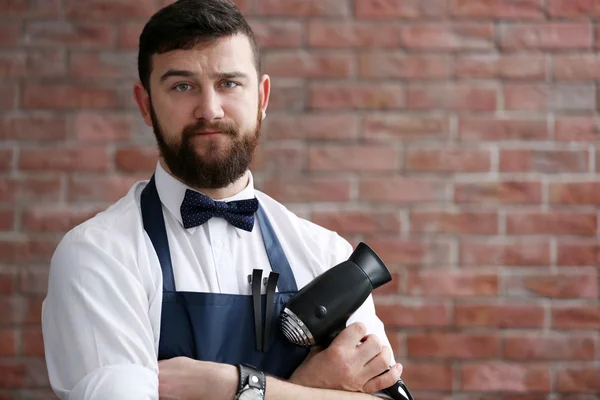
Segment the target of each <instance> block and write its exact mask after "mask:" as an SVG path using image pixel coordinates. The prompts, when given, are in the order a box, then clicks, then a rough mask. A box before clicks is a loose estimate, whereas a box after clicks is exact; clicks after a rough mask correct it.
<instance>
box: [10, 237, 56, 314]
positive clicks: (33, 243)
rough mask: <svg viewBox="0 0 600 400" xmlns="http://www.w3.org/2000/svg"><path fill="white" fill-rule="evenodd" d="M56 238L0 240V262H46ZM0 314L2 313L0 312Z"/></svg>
mask: <svg viewBox="0 0 600 400" xmlns="http://www.w3.org/2000/svg"><path fill="white" fill-rule="evenodd" d="M57 244H58V241H57V239H56V238H48V239H34V238H26V237H25V238H23V237H19V238H14V239H13V238H7V239H2V240H0V263H7V264H31V263H48V262H50V258H51V257H52V254H53V253H54V250H56V246H57ZM0 315H3V314H2V313H0Z"/></svg>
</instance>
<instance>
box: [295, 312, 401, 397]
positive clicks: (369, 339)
mask: <svg viewBox="0 0 600 400" xmlns="http://www.w3.org/2000/svg"><path fill="white" fill-rule="evenodd" d="M366 333H367V328H366V326H365V324H363V323H361V322H356V323H353V324H351V325H349V326H348V327H346V328H345V329H344V330H343V331H342V332H341V333H340V334H339V335H338V336H337V337H336V338H335V339H334V340H333V342H332V343H331V344H330V345H329V347H328V348H326V349H325V350H316V351H313V352H311V353H310V354H309V356H308V357H307V358H306V360H304V362H303V363H302V364H301V365H300V366H299V367H298V368H297V369H296V371H294V373H293V374H292V376H291V377H290V379H289V381H290V382H292V383H295V384H298V385H302V386H310V387H314V388H323V389H335V390H344V391H347V392H364V393H374V392H377V391H379V390H382V389H385V388H388V387H390V386H392V385H393V384H395V383H396V382H397V381H398V379H399V378H400V375H401V374H402V365H400V364H396V365H395V366H393V368H391V369H390V370H389V371H387V372H385V371H386V370H387V369H388V368H389V367H390V365H389V362H390V359H391V355H392V352H391V349H390V348H389V347H387V346H382V344H381V341H380V340H379V338H378V337H377V336H375V335H368V336H366V337H365V334H366ZM361 341H362V344H360V345H359V343H360V342H361ZM383 372H385V373H383ZM382 373H383V374H382ZM380 374H381V375H380Z"/></svg>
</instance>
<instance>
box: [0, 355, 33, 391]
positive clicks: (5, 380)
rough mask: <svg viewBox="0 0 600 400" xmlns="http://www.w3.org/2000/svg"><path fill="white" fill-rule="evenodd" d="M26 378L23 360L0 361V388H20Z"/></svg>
mask: <svg viewBox="0 0 600 400" xmlns="http://www.w3.org/2000/svg"><path fill="white" fill-rule="evenodd" d="M26 379H27V365H25V364H24V362H23V361H16V360H8V361H5V360H3V361H0V389H14V388H21V387H23V386H24V385H25V381H26Z"/></svg>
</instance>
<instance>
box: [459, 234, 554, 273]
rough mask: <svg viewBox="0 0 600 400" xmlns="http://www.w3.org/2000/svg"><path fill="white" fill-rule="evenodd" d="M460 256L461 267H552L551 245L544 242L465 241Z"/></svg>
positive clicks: (462, 243) (461, 244)
mask: <svg viewBox="0 0 600 400" xmlns="http://www.w3.org/2000/svg"><path fill="white" fill-rule="evenodd" d="M459 254H460V261H459V262H460V264H461V265H475V266H482V265H509V266H549V265H550V244H549V243H548V242H547V241H542V240H527V241H526V240H520V241H518V242H493V241H481V240H479V241H475V240H466V239H465V240H463V241H461V243H460V248H459Z"/></svg>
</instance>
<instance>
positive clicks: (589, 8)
mask: <svg viewBox="0 0 600 400" xmlns="http://www.w3.org/2000/svg"><path fill="white" fill-rule="evenodd" d="M548 14H549V15H550V16H551V17H558V18H577V17H582V18H589V17H599V16H600V3H598V2H597V1H596V0H548Z"/></svg>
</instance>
